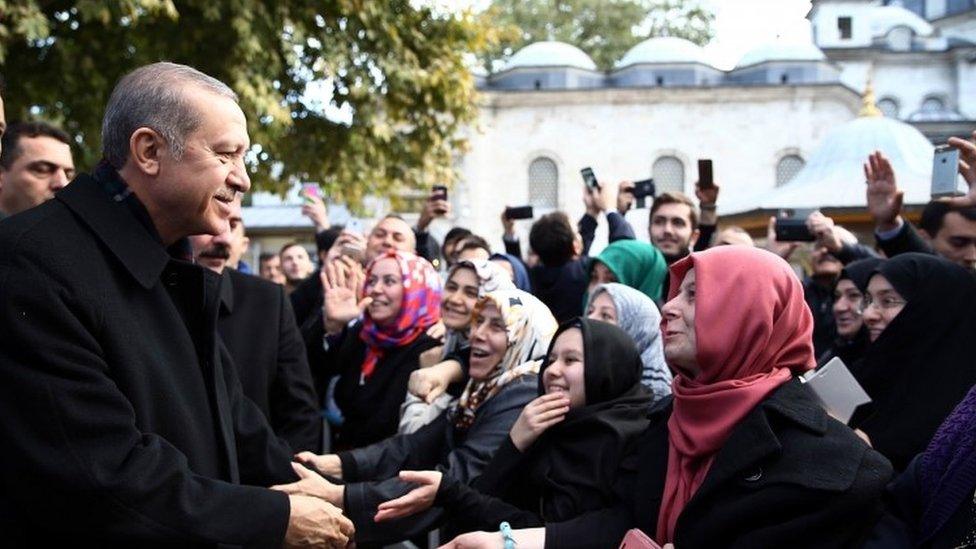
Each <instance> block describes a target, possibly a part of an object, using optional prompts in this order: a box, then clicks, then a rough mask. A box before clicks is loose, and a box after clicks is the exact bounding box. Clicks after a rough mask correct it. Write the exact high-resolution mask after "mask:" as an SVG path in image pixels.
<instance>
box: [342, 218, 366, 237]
mask: <svg viewBox="0 0 976 549" xmlns="http://www.w3.org/2000/svg"><path fill="white" fill-rule="evenodd" d="M345 230H347V231H349V232H351V233H356V234H366V233H364V232H363V222H362V221H360V220H358V219H356V218H355V217H350V218H349V221H347V222H346V227H345Z"/></svg>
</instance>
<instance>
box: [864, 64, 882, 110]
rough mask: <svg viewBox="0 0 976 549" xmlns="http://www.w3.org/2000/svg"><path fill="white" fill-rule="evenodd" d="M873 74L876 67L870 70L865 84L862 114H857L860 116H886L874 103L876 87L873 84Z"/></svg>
mask: <svg viewBox="0 0 976 549" xmlns="http://www.w3.org/2000/svg"><path fill="white" fill-rule="evenodd" d="M873 73H874V67H871V69H869V70H868V81H867V82H866V83H865V84H864V95H862V96H861V112H859V113H857V115H858V116H884V113H883V112H881V109H879V108H878V105H877V104H876V103H875V102H874V85H873V84H872V82H871V81H872V79H873V76H874V74H873Z"/></svg>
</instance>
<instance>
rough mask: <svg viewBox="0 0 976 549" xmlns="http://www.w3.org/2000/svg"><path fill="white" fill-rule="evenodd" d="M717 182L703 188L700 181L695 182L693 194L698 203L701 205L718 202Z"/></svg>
mask: <svg viewBox="0 0 976 549" xmlns="http://www.w3.org/2000/svg"><path fill="white" fill-rule="evenodd" d="M718 192H719V186H718V183H714V184H713V185H712V186H711V187H708V188H705V189H703V188H702V186H701V184H700V183H695V196H696V197H697V198H698V203H699V204H701V205H702V206H714V205H715V204H718Z"/></svg>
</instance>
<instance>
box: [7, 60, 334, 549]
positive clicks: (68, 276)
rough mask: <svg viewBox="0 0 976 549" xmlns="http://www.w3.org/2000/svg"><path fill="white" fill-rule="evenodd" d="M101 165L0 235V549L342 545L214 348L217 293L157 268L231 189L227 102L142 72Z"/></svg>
mask: <svg viewBox="0 0 976 549" xmlns="http://www.w3.org/2000/svg"><path fill="white" fill-rule="evenodd" d="M102 134H103V135H102V143H103V152H104V155H105V161H104V162H102V163H101V164H100V165H99V167H98V168H97V169H96V170H95V173H94V175H93V176H88V175H82V176H79V177H78V178H77V179H76V180H75V181H74V182H73V183H72V184H71V185H69V186H67V187H66V188H64V189H63V190H62V191H60V192H59V193H58V194H57V195H56V197H55V199H54V200H50V201H48V202H46V203H44V204H42V205H40V206H38V207H36V208H33V209H31V210H28V211H26V212H23V213H21V214H20V215H17V216H14V217H12V218H9V219H6V220H4V221H3V222H0V295H2V296H3V298H2V299H0V334H3V336H2V340H0V438H2V440H4V442H5V448H4V452H2V453H0V484H2V487H0V530H2V531H3V533H4V543H5V545H6V546H8V547H9V546H22V545H28V544H29V545H54V544H59V545H67V544H68V543H70V544H71V545H85V546H89V545H97V546H140V547H147V546H160V545H178V546H216V545H224V546H226V545H233V546H248V547H279V546H282V545H285V546H288V547H291V546H296V545H298V544H299V543H302V542H305V543H309V542H314V543H318V544H320V545H328V546H333V547H344V546H345V544H346V541H347V539H348V537H349V535H350V534H351V524H350V523H349V522H348V521H347V520H346V519H345V518H343V517H341V515H340V514H339V513H338V511H337V510H336V509H335V508H334V507H332V506H330V505H328V504H326V503H325V502H321V501H319V500H314V499H308V498H305V499H302V498H295V497H290V496H287V495H285V494H284V493H281V492H276V491H272V490H268V489H266V488H263V486H270V485H272V484H275V483H281V482H285V481H289V480H294V479H295V478H297V477H296V475H295V474H294V472H293V470H292V469H291V466H290V464H289V458H290V456H289V453H290V452H289V449H288V447H287V445H285V444H282V443H281V442H280V441H279V440H278V439H277V437H275V436H274V434H273V433H272V431H271V429H270V428H269V427H268V425H267V422H266V421H265V420H264V418H263V417H262V416H261V413H260V411H259V410H258V408H257V407H256V406H255V405H254V403H253V402H251V401H250V400H249V399H247V398H246V397H244V395H243V394H242V392H241V387H240V382H239V380H238V378H237V375H236V373H235V372H234V370H233V363H232V362H231V361H230V360H229V358H228V355H227V351H226V348H225V347H224V345H223V343H222V342H221V340H220V338H219V337H218V336H217V333H216V323H217V315H218V309H219V301H220V299H219V296H220V282H221V279H220V277H218V276H217V275H216V274H215V273H213V272H211V271H209V270H207V269H204V268H202V267H199V266H196V265H192V264H190V263H187V262H185V261H180V260H177V259H174V258H173V257H171V256H170V255H169V254H168V253H167V248H169V249H170V250H173V249H174V248H176V247H181V248H182V249H183V250H184V251H185V250H186V249H187V247H188V244H187V243H186V240H185V237H186V236H188V235H190V234H200V233H209V234H217V233H220V232H222V231H225V230H227V219H228V218H229V217H230V213H231V210H230V204H231V203H232V202H233V201H234V199H235V197H236V194H237V193H238V192H244V191H246V190H247V189H248V188H249V187H250V181H249V179H248V176H247V172H246V169H245V167H244V160H243V157H244V153H245V151H247V149H248V146H249V140H248V136H247V130H246V121H245V118H244V114H243V112H242V111H241V110H240V107H238V105H237V101H236V95H235V94H234V93H233V91H231V90H230V89H229V88H228V87H227V86H226V85H224V84H223V83H221V82H220V81H218V80H216V79H213V78H211V77H209V76H206V75H204V74H203V73H200V72H199V71H196V70H195V69H192V68H190V67H186V66H182V65H175V64H172V63H156V64H153V65H148V66H146V67H142V68H140V69H138V70H136V71H134V72H132V73H130V74H129V75H127V76H126V77H124V78H123V79H122V80H120V82H119V83H118V85H117V86H116V89H115V90H114V91H113V93H112V96H111V97H110V99H109V102H108V105H107V107H106V112H105V120H104V122H103V132H102Z"/></svg>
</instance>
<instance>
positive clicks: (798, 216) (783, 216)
mask: <svg viewBox="0 0 976 549" xmlns="http://www.w3.org/2000/svg"><path fill="white" fill-rule="evenodd" d="M814 211H815V210H813V209H799V208H798V209H796V210H780V215H779V217H777V218H776V240H777V241H778V242H813V241H814V240H816V239H817V237H815V236H814V235H813V233H811V232H810V229H809V228H807V218H808V217H810V214H812V213H813V212H814Z"/></svg>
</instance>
